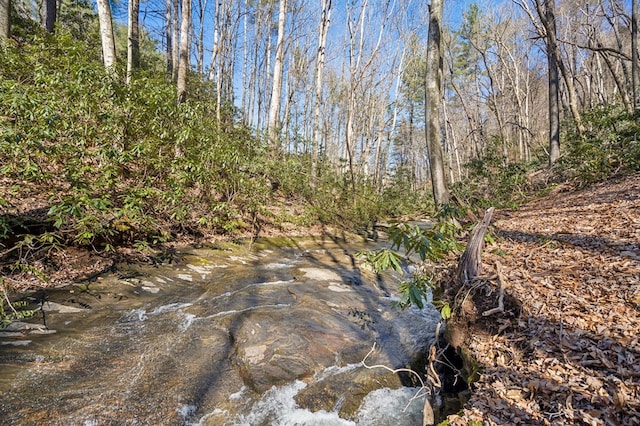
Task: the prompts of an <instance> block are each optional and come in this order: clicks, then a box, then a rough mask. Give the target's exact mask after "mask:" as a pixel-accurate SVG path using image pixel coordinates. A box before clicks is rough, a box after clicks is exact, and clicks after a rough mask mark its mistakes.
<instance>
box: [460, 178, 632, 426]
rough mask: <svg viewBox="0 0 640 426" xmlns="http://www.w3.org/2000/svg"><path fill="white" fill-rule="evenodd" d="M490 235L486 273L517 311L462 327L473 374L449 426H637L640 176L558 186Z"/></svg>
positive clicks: (498, 222)
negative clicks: (466, 395)
mask: <svg viewBox="0 0 640 426" xmlns="http://www.w3.org/2000/svg"><path fill="white" fill-rule="evenodd" d="M492 232H493V234H494V235H495V236H497V238H496V239H495V240H496V241H495V242H494V243H493V244H491V245H489V246H488V247H486V248H485V251H484V253H483V257H482V262H483V264H484V267H485V271H487V272H489V271H491V269H492V268H493V269H494V271H496V267H497V268H498V271H496V272H494V276H495V274H498V273H499V275H500V276H501V278H500V279H501V280H504V281H505V282H504V283H503V284H504V292H505V294H506V295H507V296H508V297H511V298H513V299H515V300H516V301H517V302H518V305H517V306H518V308H517V309H513V308H512V309H510V310H508V309H505V310H504V312H498V313H497V314H491V315H490V316H487V317H482V318H477V319H475V320H473V321H471V324H469V330H468V333H467V335H466V338H465V341H464V346H465V349H466V350H467V351H468V352H469V353H470V355H471V356H472V357H473V358H474V360H475V361H476V362H477V363H478V364H479V367H480V370H481V371H480V378H479V380H478V381H477V382H475V383H473V384H472V396H471V399H470V400H469V401H468V403H467V404H466V408H465V409H464V410H463V411H462V412H460V413H458V414H457V415H452V416H449V424H453V425H467V424H470V422H479V423H476V424H488V425H494V424H513V425H564V424H586V425H625V426H626V425H640V175H637V174H636V175H633V176H629V177H625V178H620V179H618V180H615V181H609V182H605V183H601V184H598V185H595V186H592V187H590V188H587V189H583V190H581V191H577V192H569V191H566V190H565V191H563V190H562V188H557V189H556V190H555V191H554V192H553V193H552V194H550V195H549V196H546V197H544V198H542V199H538V200H535V201H532V202H530V203H529V204H527V205H525V206H524V207H522V208H520V209H518V210H504V211H500V212H497V213H496V216H495V220H494V223H493V229H492ZM488 281H489V282H491V285H492V286H493V288H494V289H495V290H496V291H494V292H493V293H497V288H498V281H499V280H496V279H489V280H488ZM492 297H493V298H494V299H496V297H495V294H494V295H493V296H492ZM496 300H497V299H496ZM496 300H493V302H492V303H494V305H497V302H496ZM494 311H495V310H494Z"/></svg>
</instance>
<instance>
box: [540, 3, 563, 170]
mask: <svg viewBox="0 0 640 426" xmlns="http://www.w3.org/2000/svg"><path fill="white" fill-rule="evenodd" d="M554 9H555V0H546V2H545V11H544V21H545V22H546V23H545V28H546V31H547V39H546V45H547V64H548V70H549V167H551V166H553V164H554V163H555V162H556V161H557V160H558V158H560V96H559V93H560V87H559V86H560V84H559V83H560V78H559V75H558V56H557V52H558V50H557V45H556V18H555V11H554ZM541 16H542V15H541Z"/></svg>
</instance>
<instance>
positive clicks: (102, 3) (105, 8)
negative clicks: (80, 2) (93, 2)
mask: <svg viewBox="0 0 640 426" xmlns="http://www.w3.org/2000/svg"><path fill="white" fill-rule="evenodd" d="M97 4H98V19H99V21H100V38H101V40H102V59H103V61H104V67H105V68H106V69H107V70H108V71H109V72H110V73H112V72H114V71H115V70H114V67H115V64H116V45H115V40H114V37H113V25H112V22H111V6H110V5H109V0H97Z"/></svg>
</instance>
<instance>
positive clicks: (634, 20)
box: [631, 0, 640, 114]
mask: <svg viewBox="0 0 640 426" xmlns="http://www.w3.org/2000/svg"><path fill="white" fill-rule="evenodd" d="M638 14H640V6H638V0H632V6H631V80H632V84H633V109H634V112H635V113H636V114H637V113H638V112H640V87H639V86H640V70H639V68H640V63H639V61H638V47H639V46H638V19H640V18H639V17H638Z"/></svg>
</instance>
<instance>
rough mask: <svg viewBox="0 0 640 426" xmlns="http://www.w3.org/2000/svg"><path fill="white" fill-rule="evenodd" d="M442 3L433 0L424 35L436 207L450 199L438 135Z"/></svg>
mask: <svg viewBox="0 0 640 426" xmlns="http://www.w3.org/2000/svg"><path fill="white" fill-rule="evenodd" d="M442 6H443V0H432V1H431V7H430V11H429V35H428V39H427V64H426V68H427V73H426V81H425V115H426V117H425V123H426V126H425V131H426V137H427V149H428V152H429V166H430V170H431V186H432V189H433V200H434V202H435V207H436V209H439V208H440V207H442V206H443V205H445V204H448V203H449V191H448V189H447V183H446V180H445V173H444V159H443V154H442V141H441V136H440V101H441V99H442V64H443V58H442Z"/></svg>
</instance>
